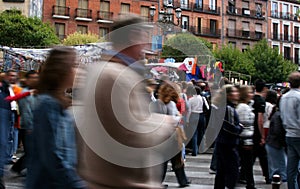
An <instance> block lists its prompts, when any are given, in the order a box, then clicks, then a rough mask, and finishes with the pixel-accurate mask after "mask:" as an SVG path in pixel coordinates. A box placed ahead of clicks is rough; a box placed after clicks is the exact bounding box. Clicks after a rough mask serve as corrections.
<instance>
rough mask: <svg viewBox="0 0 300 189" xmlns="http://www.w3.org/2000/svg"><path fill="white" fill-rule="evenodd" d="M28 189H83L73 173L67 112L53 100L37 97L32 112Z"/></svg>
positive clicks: (71, 133) (74, 160) (72, 137)
mask: <svg viewBox="0 0 300 189" xmlns="http://www.w3.org/2000/svg"><path fill="white" fill-rule="evenodd" d="M33 117H34V119H33V126H34V128H33V134H32V142H31V144H30V146H31V147H30V153H29V157H30V159H29V162H30V164H29V165H28V176H27V183H26V186H27V188H28V189H50V188H51V189H52V188H55V189H68V188H84V187H85V186H84V183H83V182H82V180H81V179H80V178H79V176H78V175H77V173H76V169H75V166H76V163H77V157H76V142H75V134H74V122H73V119H72V117H71V116H70V114H69V113H68V112H67V110H65V109H63V107H62V106H61V105H60V103H59V102H58V101H57V100H56V99H55V98H53V97H51V96H49V95H46V94H42V95H40V96H38V97H37V101H36V109H35V110H34V113H33Z"/></svg>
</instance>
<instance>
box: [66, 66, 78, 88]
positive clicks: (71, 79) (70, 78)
mask: <svg viewBox="0 0 300 189" xmlns="http://www.w3.org/2000/svg"><path fill="white" fill-rule="evenodd" d="M75 74H76V69H75V68H73V69H72V70H71V73H70V74H69V75H68V78H67V79H66V82H65V86H63V88H64V89H68V88H72V87H73V82H74V78H75Z"/></svg>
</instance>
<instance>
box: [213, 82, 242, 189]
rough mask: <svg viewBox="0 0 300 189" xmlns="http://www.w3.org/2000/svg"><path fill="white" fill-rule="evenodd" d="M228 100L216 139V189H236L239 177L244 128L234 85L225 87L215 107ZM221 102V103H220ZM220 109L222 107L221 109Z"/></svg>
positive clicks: (216, 99)
mask: <svg viewBox="0 0 300 189" xmlns="http://www.w3.org/2000/svg"><path fill="white" fill-rule="evenodd" d="M222 98H225V99H226V112H225V117H224V121H223V125H222V128H221V130H220V133H219V135H218V137H217V139H216V158H217V171H216V177H215V185H214V188H215V189H225V188H228V189H234V188H235V185H236V183H237V181H238V176H239V154H238V144H239V138H240V137H239V135H240V133H241V132H242V127H241V126H240V125H239V117H238V114H237V113H236V111H235V106H236V105H237V103H238V100H239V91H238V89H237V88H236V87H234V86H233V85H224V86H223V87H222V89H221V92H220V93H219V94H218V96H217V97H215V100H213V104H214V105H215V106H219V105H220V102H221V101H222V100H224V99H222ZM218 101H220V102H218ZM219 108H220V107H219Z"/></svg>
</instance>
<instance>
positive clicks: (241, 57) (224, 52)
mask: <svg viewBox="0 0 300 189" xmlns="http://www.w3.org/2000/svg"><path fill="white" fill-rule="evenodd" d="M214 55H215V57H216V58H218V59H221V60H222V61H223V62H224V63H225V69H226V70H231V71H236V72H239V73H243V74H248V75H251V76H252V80H253V81H254V80H256V79H258V78H261V79H264V80H265V81H266V82H268V83H273V82H282V81H286V79H287V76H288V75H289V73H291V72H292V71H296V70H297V65H296V64H294V63H292V62H291V61H289V60H285V59H284V58H283V56H282V55H281V54H278V49H273V48H271V47H270V46H268V42H267V41H266V40H262V41H260V42H258V43H256V44H255V45H254V46H253V47H252V48H248V50H247V51H245V52H241V51H239V50H238V49H236V48H233V47H232V46H230V45H229V46H224V47H223V48H222V49H219V50H216V51H214Z"/></svg>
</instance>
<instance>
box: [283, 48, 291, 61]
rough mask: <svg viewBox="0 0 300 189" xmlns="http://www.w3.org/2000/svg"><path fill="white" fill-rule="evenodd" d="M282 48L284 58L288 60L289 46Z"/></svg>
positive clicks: (289, 57)
mask: <svg viewBox="0 0 300 189" xmlns="http://www.w3.org/2000/svg"><path fill="white" fill-rule="evenodd" d="M283 49H284V53H283V56H284V58H285V59H288V60H290V59H291V56H290V54H291V53H290V51H291V48H290V47H284V48H283Z"/></svg>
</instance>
